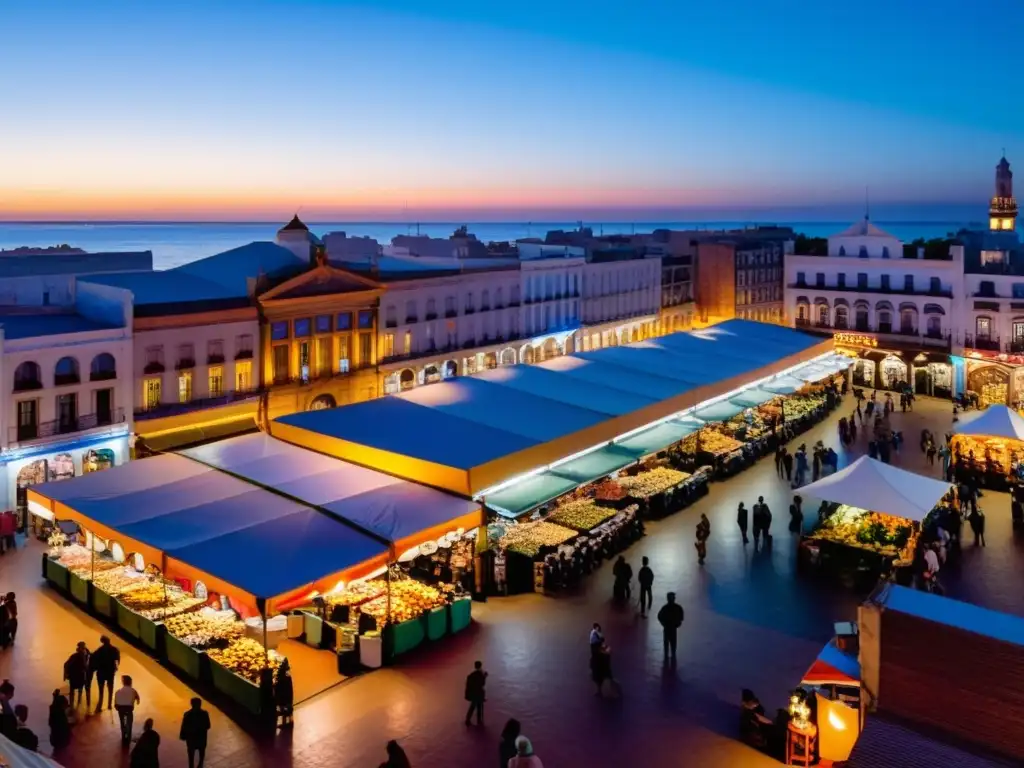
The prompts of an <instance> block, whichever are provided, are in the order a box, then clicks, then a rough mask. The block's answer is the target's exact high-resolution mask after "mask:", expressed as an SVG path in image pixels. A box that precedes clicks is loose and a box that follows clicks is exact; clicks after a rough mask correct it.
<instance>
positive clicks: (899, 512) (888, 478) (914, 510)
mask: <svg viewBox="0 0 1024 768" xmlns="http://www.w3.org/2000/svg"><path fill="white" fill-rule="evenodd" d="M949 487H950V484H949V483H946V482H943V481H942V480H936V479H934V478H931V477H924V476H923V475H918V474H916V473H914V472H908V471H907V470H905V469H899V468H898V467H893V466H891V465H889V464H885V463H883V462H881V461H878V460H877V459H872V458H870V457H868V456H862V457H861V458H859V459H857V460H856V461H855V462H853V464H851V465H850V466H848V467H845V468H844V469H841V470H839V471H838V472H836V473H835V474H833V475H829V476H828V477H824V478H822V479H821V480H818V481H817V482H814V483H811V484H810V485H805V486H803V487H802V488H801V489H800V493H801V494H806V495H808V496H813V497H815V498H818V499H823V500H825V501H831V502H835V503H837V504H846V505H848V506H851V507H856V508H858V509H866V510H869V511H871V512H881V513H884V514H887V515H894V516H896V517H902V518H906V519H907V520H914V521H917V522H920V521H922V520H924V519H925V517H927V516H928V513H929V512H931V511H932V509H933V508H934V507H935V505H936V504H938V503H939V501H940V500H941V499H942V497H943V496H944V495H945V494H946V492H947V491H949Z"/></svg>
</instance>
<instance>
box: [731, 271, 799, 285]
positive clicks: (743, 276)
mask: <svg viewBox="0 0 1024 768" xmlns="http://www.w3.org/2000/svg"><path fill="white" fill-rule="evenodd" d="M801 274H802V273H801ZM800 282H801V281H800V278H799V277H797V284H798V285H799V284H800ZM746 284H747V273H746V272H744V271H743V270H738V271H737V272H736V285H746Z"/></svg>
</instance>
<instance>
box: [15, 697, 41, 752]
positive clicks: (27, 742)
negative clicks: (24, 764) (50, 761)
mask: <svg viewBox="0 0 1024 768" xmlns="http://www.w3.org/2000/svg"><path fill="white" fill-rule="evenodd" d="M14 717H15V719H16V720H17V723H18V729H17V730H16V731H15V732H14V739H13V741H14V743H15V744H17V745H18V746H19V747H21V748H22V749H27V750H28V751H29V752H35V751H37V750H38V749H39V737H38V736H36V735H35V733H33V732H32V730H31V729H30V728H29V727H28V725H27V724H26V721H27V720H28V707H26V706H25V705H24V704H18V705H17V706H16V707H15V708H14Z"/></svg>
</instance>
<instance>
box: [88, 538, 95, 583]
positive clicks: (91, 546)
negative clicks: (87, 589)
mask: <svg viewBox="0 0 1024 768" xmlns="http://www.w3.org/2000/svg"><path fill="white" fill-rule="evenodd" d="M89 549H91V550H92V560H91V568H92V575H90V576H89V580H90V581H92V582H94V583H95V581H96V534H95V533H93V534H90V538H89Z"/></svg>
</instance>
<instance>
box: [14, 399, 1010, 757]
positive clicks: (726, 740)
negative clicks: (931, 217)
mask: <svg viewBox="0 0 1024 768" xmlns="http://www.w3.org/2000/svg"><path fill="white" fill-rule="evenodd" d="M847 402H848V403H851V402H852V401H850V400H849V399H848V400H847ZM851 407H852V406H851ZM950 410H951V409H950V406H949V405H948V404H947V403H942V402H940V401H923V402H920V403H919V405H918V410H917V411H916V412H914V413H911V414H906V415H902V414H897V415H896V417H895V425H896V428H898V429H902V430H904V432H905V435H906V441H907V442H906V447H905V449H904V451H903V455H902V456H900V457H898V459H896V462H894V463H898V464H900V465H901V466H904V467H906V468H908V469H914V470H917V471H928V468H927V466H926V464H925V461H924V458H923V456H922V455H921V453H920V451H919V450H918V448H917V444H918V439H919V435H920V430H921V428H922V426H925V425H928V426H929V427H930V428H932V429H933V430H935V431H937V432H939V433H941V432H943V431H945V430H947V429H948V428H949V423H950ZM838 415H839V414H836V415H835V416H834V417H833V418H832V419H830V420H829V421H828V422H826V423H824V424H821V425H819V426H818V427H816V428H815V429H814V430H812V431H811V432H810V433H808V434H806V435H803V436H801V437H800V438H799V440H798V441H797V442H806V443H807V444H808V445H810V444H812V443H813V442H814V441H815V440H818V439H823V440H825V441H826V443H827V444H833V445H836V443H837V442H838V441H837V439H836V427H835V423H836V420H837V418H838ZM865 446H866V443H865V442H864V441H863V439H862V440H861V441H860V444H859V445H858V446H857V448H858V449H860V452H862V451H863V450H864V448H865ZM851 458H852V457H851V456H847V455H843V457H842V462H841V463H842V464H846V463H848V462H849V461H850V460H851ZM853 458H855V456H854V457H853ZM930 473H931V474H936V475H937V472H936V471H935V470H934V469H932V470H931V472H930ZM758 495H764V496H765V498H766V500H767V501H768V503H769V505H770V506H771V507H772V509H773V511H774V513H775V521H774V524H773V528H774V529H775V530H774V534H775V546H774V548H773V550H772V551H770V552H754V551H753V546H752V545H748V546H746V547H744V546H743V544H742V543H741V541H740V537H739V531H738V530H737V528H736V525H735V509H736V505H737V503H738V502H739V501H740V500H743V501H745V502H746V503H747V506H748V507H749V506H750V505H751V504H752V503H753V502H754V501H756V498H757V496H758ZM789 501H790V491H789V490H788V488H787V487H786V486H785V484H783V483H781V482H780V481H779V480H778V479H777V478H776V477H775V472H774V465H773V463H772V461H771V460H770V459H768V460H765V461H762V462H760V463H759V464H758V465H757V466H755V467H753V468H751V469H750V470H748V471H747V472H744V473H743V474H741V475H739V476H737V477H735V478H733V479H731V480H729V481H727V482H725V483H716V484H714V485H712V488H711V493H710V494H709V495H708V496H707V497H705V498H704V499H702V500H701V501H700V502H699V503H698V504H696V505H695V506H694V507H692V508H690V509H688V510H685V511H684V512H682V513H680V514H678V515H675V516H674V517H672V518H669V519H667V520H665V521H662V522H660V523H656V524H653V525H651V526H650V527H649V530H648V533H649V535H648V536H647V537H646V538H645V539H644V540H642V541H640V542H638V543H637V544H636V545H634V546H633V548H632V549H630V550H629V552H628V553H627V557H628V559H629V560H630V562H631V563H632V564H633V567H634V571H635V570H636V569H637V568H638V567H639V563H640V557H641V556H642V555H647V556H648V557H650V558H651V564H652V567H653V569H654V573H655V608H656V609H657V608H658V607H659V606H660V604H661V603H662V602H663V600H664V594H665V592H667V591H669V590H674V591H675V592H676V593H677V594H678V595H679V599H680V602H681V603H682V604H683V606H684V607H685V609H686V622H685V624H684V626H683V629H682V631H681V634H680V647H679V654H680V655H679V660H678V667H677V668H676V669H668V670H666V669H664V668H663V666H662V663H661V655H662V649H661V636H660V631H659V630H660V628H659V627H658V625H657V622H656V621H655V620H653V619H646V620H645V619H640V618H639V617H637V616H636V615H635V613H634V612H633V611H632V610H619V609H616V608H615V607H614V606H612V605H611V604H610V601H609V598H610V595H611V574H610V568H607V567H606V568H604V569H603V570H602V571H601V572H599V573H598V574H596V575H594V576H591V577H590V578H589V579H588V580H587V581H586V583H585V586H584V588H583V589H582V591H581V592H580V593H579V594H575V595H571V596H564V597H560V598H543V597H539V596H535V595H523V596H518V597H514V598H509V599H502V600H492V601H490V602H488V603H487V604H484V605H481V604H476V605H474V614H475V617H476V619H477V622H476V624H475V625H474V626H473V627H472V628H471V629H470V630H468V631H467V632H466V633H463V635H461V636H458V637H456V638H453V639H452V640H450V641H449V642H447V643H445V644H444V645H442V646H440V647H438V648H433V649H426V650H424V651H423V652H420V653H416V654H414V655H413V656H412V657H411V658H409V659H407V660H406V661H404V663H402V664H401V665H400V666H398V667H395V668H391V669H385V670H380V671H377V672H373V673H371V674H367V675H364V676H361V677H359V678H356V679H354V680H352V681H349V682H347V683H345V684H343V685H341V686H340V687H338V688H335V689H332V690H331V691H328V692H326V693H324V694H322V695H321V696H319V697H317V698H315V699H313V700H311V701H310V702H308V703H306V704H305V705H303V706H302V707H301V708H300V709H299V710H298V713H297V718H296V726H295V729H294V732H293V733H291V734H289V735H287V736H279V737H278V738H277V740H276V741H275V742H273V743H267V744H260V743H257V742H255V741H254V740H253V739H252V738H251V737H250V736H248V735H247V734H245V733H244V732H242V731H241V730H240V729H239V728H238V727H237V726H236V725H234V724H233V723H232V722H231V721H229V720H228V719H227V718H226V717H225V716H224V715H222V714H221V713H219V712H216V711H215V712H213V731H212V734H211V747H210V751H209V754H208V760H207V766H210V768H227V767H228V766H231V767H232V768H250V767H255V766H266V767H267V768H270V766H274V768H318V767H320V766H352V767H353V768H355V767H356V766H376V765H378V764H379V763H380V762H381V761H382V760H383V759H384V753H383V745H384V743H385V742H386V741H387V740H388V739H390V738H397V739H399V740H400V742H401V743H402V744H403V745H404V746H405V747H406V749H407V750H408V752H409V755H410V758H411V760H412V763H413V765H414V766H416V767H417V768H422V767H423V766H440V765H444V766H446V767H448V766H465V767H466V768H479V767H480V766H491V765H497V754H496V753H497V742H498V736H499V733H500V730H501V727H502V725H503V724H504V721H505V720H506V719H507V718H508V717H512V716H515V717H517V718H519V719H520V720H521V721H522V722H523V727H524V732H525V733H526V734H527V735H529V736H530V737H531V739H533V742H534V745H535V748H536V750H537V754H538V755H539V756H540V757H541V758H542V759H543V760H544V763H545V765H546V766H548V768H558V767H559V766H583V765H628V764H630V762H635V761H636V757H637V756H642V758H643V760H642V764H643V765H644V767H645V768H669V767H670V766H671V767H672V768H675V767H676V766H679V765H681V764H684V762H685V764H686V765H706V766H719V765H729V766H737V767H738V768H745V767H746V766H768V765H776V764H777V763H774V761H772V760H769V759H767V758H765V757H763V756H762V755H759V754H758V753H756V752H754V751H752V750H749V749H747V748H746V747H744V746H743V745H741V744H739V743H738V742H737V741H736V740H735V738H734V736H735V731H736V725H737V719H738V708H737V703H738V700H739V693H740V689H741V688H744V687H748V688H752V689H754V690H755V691H756V692H757V693H758V695H759V696H760V697H761V699H762V701H763V702H764V704H765V706H766V707H767V708H768V709H769V711H773V710H774V708H775V707H779V706H783V705H784V703H785V700H786V696H787V693H788V691H789V689H791V688H792V687H794V686H795V685H796V684H797V683H798V682H799V680H800V677H801V674H802V673H803V672H804V670H805V669H806V668H807V667H808V665H809V664H810V663H811V661H812V660H813V658H814V657H815V655H816V654H817V652H818V651H819V649H820V648H821V646H822V644H824V643H825V642H826V641H827V640H828V639H829V637H830V636H831V632H832V623H833V622H834V621H837V620H847V619H851V618H854V616H855V608H856V605H857V598H856V596H855V595H853V594H850V593H848V592H844V591H843V590H842V589H841V588H840V587H838V586H833V585H824V584H817V583H814V582H811V581H809V580H807V579H803V578H800V577H798V576H796V574H795V573H794V560H795V558H794V552H795V539H794V537H793V535H792V534H790V533H788V531H787V530H786V526H787V523H788V514H787V512H786V510H787V509H788V506H789ZM982 502H983V507H984V508H985V510H986V512H987V513H988V516H989V517H988V539H989V546H988V547H987V548H985V549H984V550H981V549H979V550H978V551H974V549H973V548H968V550H967V551H966V553H965V556H964V558H963V567H962V573H954V572H951V573H949V574H947V586H948V588H949V590H950V592H951V594H952V595H953V596H960V597H964V598H965V599H970V600H972V601H973V602H977V603H981V604H984V605H988V606H991V607H994V608H998V609H1001V610H1008V611H1013V612H1017V613H1022V614H1024V590H1022V589H1020V587H1019V585H1020V584H1022V583H1024V579H1022V576H1024V557H1020V553H1019V551H1018V550H1019V546H1018V543H1017V542H1015V541H1014V540H1013V538H1012V535H1011V532H1010V522H1009V504H1008V501H1007V500H1006V497H1005V496H1004V495H1000V494H988V495H986V497H985V498H984V499H983V500H982ZM808 506H810V510H809V513H810V514H808V517H812V516H813V509H814V506H816V505H808ZM700 512H706V513H707V514H708V516H709V518H710V519H711V523H712V534H711V540H710V543H709V547H708V559H707V563H706V565H705V566H704V567H703V568H702V567H700V566H698V565H697V562H696V554H695V552H694V548H693V531H694V526H695V524H696V521H697V518H698V517H699V514H700ZM809 522H810V521H809V520H808V523H809ZM38 556H39V553H38V551H34V550H30V551H27V552H20V553H18V554H17V555H15V556H11V555H8V556H6V557H3V558H0V589H3V590H7V589H15V590H16V591H17V592H18V593H19V602H20V606H21V608H20V609H21V617H22V618H21V629H20V637H19V641H18V645H17V647H16V648H14V649H13V650H10V651H7V652H4V653H0V675H2V676H3V677H8V678H10V679H11V680H12V681H13V682H14V683H15V684H16V685H17V694H16V696H15V699H16V701H17V702H21V703H25V704H28V705H29V707H30V710H31V717H30V720H31V725H32V726H33V727H34V728H35V729H36V731H37V733H38V734H39V735H40V737H41V741H42V742H43V744H44V745H46V744H47V735H48V731H47V729H46V705H47V703H48V701H49V695H50V692H51V691H52V689H53V688H54V687H56V686H57V685H58V684H59V681H60V677H61V665H62V663H63V660H64V658H65V657H66V656H67V654H68V653H70V651H71V649H73V647H74V644H75V642H76V641H77V640H86V641H87V642H89V643H90V645H93V644H95V643H96V640H97V637H98V635H99V633H100V632H101V631H102V628H101V626H100V625H99V624H98V623H97V622H95V621H93V620H92V619H90V618H89V617H87V616H86V615H84V614H83V613H81V612H80V611H78V610H77V609H75V608H73V607H71V606H70V605H68V604H67V603H65V602H64V601H63V599H62V598H60V597H58V596H56V595H54V594H53V593H52V592H51V591H49V590H48V589H46V588H45V587H44V586H42V584H41V580H40V577H39V557H38ZM951 571H952V569H951ZM595 620H596V621H600V622H601V623H602V624H603V625H604V626H605V628H606V633H607V635H608V639H609V642H610V644H611V646H612V649H613V667H614V670H615V673H616V676H617V677H618V678H619V679H620V681H621V682H622V685H623V695H622V697H621V699H616V700H612V699H600V698H597V697H596V696H595V695H594V689H593V686H592V684H591V682H590V679H589V671H588V666H587V661H588V653H589V651H588V648H587V633H588V630H589V627H590V624H591V622H593V621H595ZM115 642H118V641H115ZM118 644H119V645H120V646H121V648H122V652H123V654H124V664H123V671H124V672H126V673H129V674H132V675H133V676H134V677H135V680H136V687H137V688H138V690H139V691H140V693H141V695H142V706H141V708H140V710H139V712H138V716H137V718H136V722H137V723H139V724H141V720H142V719H143V718H145V717H153V718H155V720H156V723H157V730H158V731H159V732H160V733H161V735H162V737H163V740H164V741H163V747H162V749H161V765H162V766H164V768H179V767H180V766H184V765H186V764H187V763H186V761H185V755H184V750H183V749H182V746H181V744H180V742H178V741H177V739H176V736H177V729H178V724H179V722H180V715H181V713H182V712H183V711H184V710H185V708H186V707H187V700H188V698H189V697H190V696H191V695H192V692H191V691H190V690H189V689H188V687H187V686H185V685H184V684H183V683H182V682H180V681H179V680H178V679H177V678H176V677H174V676H173V675H171V673H169V672H168V671H166V670H164V669H163V668H162V667H160V666H159V665H158V664H157V663H156V662H154V661H153V660H151V659H150V658H149V657H148V656H146V655H145V654H143V653H142V652H140V651H137V650H135V649H133V648H131V647H130V646H128V645H127V644H126V643H123V642H119V643H118ZM478 658H479V659H482V660H483V661H484V663H485V666H486V668H487V669H488V670H489V671H490V678H489V681H488V703H487V725H486V726H485V727H484V728H480V729H478V728H475V727H473V728H466V727H465V726H464V725H463V723H462V719H463V716H464V702H463V700H462V688H463V681H464V679H465V675H466V674H467V673H468V672H469V671H470V669H471V668H472V662H473V660H474V659H478ZM46 749H47V751H48V746H47V747H46ZM121 755H122V753H121V749H120V746H119V744H118V731H117V724H116V719H115V718H113V717H112V716H111V715H110V714H109V713H107V712H105V713H103V714H102V715H100V716H96V717H90V718H87V719H85V720H84V722H82V723H80V724H79V725H78V726H76V728H75V731H74V738H73V742H72V745H71V747H70V748H69V749H68V750H67V751H66V753H65V754H63V755H60V756H58V757H59V759H60V760H61V761H62V762H63V763H64V764H65V765H66V766H68V767H69V768H86V767H88V768H93V767H94V766H117V765H121V764H127V760H126V758H125V759H123V760H122V761H121V762H119V760H121ZM682 756H685V760H684V758H683V757H682Z"/></svg>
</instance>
